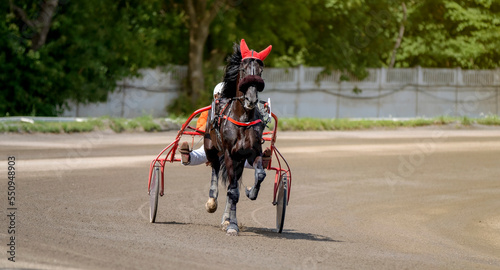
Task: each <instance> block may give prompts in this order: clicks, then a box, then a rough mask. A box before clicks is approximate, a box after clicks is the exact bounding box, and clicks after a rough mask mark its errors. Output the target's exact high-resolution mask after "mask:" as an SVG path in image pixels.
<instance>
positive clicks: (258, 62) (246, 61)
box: [237, 39, 272, 110]
mask: <svg viewBox="0 0 500 270" xmlns="http://www.w3.org/2000/svg"><path fill="white" fill-rule="evenodd" d="M271 48H272V46H269V47H267V48H266V49H264V50H263V51H261V52H256V51H254V50H250V49H248V46H247V44H246V42H245V40H244V39H242V40H241V43H240V50H241V56H242V60H241V63H240V67H239V82H238V88H237V96H239V97H241V98H242V99H243V101H244V104H243V106H244V108H245V109H247V110H252V109H254V108H255V106H257V103H258V102H259V96H258V92H261V91H262V90H264V86H265V83H264V80H263V79H262V77H261V76H262V71H263V70H264V62H263V61H264V59H265V58H266V57H267V55H268V54H269V53H270V52H271Z"/></svg>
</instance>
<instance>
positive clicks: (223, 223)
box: [220, 220, 229, 232]
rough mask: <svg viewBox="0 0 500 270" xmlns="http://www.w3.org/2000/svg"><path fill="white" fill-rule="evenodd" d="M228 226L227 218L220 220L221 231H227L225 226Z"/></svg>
mask: <svg viewBox="0 0 500 270" xmlns="http://www.w3.org/2000/svg"><path fill="white" fill-rule="evenodd" d="M228 226H229V220H225V221H224V222H222V224H221V225H220V227H221V229H222V230H223V231H225V232H226V231H227V227H228Z"/></svg>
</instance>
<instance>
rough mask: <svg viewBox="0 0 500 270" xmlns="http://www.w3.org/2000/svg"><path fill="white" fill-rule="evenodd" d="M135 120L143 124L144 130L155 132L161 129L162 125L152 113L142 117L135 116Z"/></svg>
mask: <svg viewBox="0 0 500 270" xmlns="http://www.w3.org/2000/svg"><path fill="white" fill-rule="evenodd" d="M134 120H135V121H137V122H138V123H139V124H140V125H141V126H142V128H143V129H144V131H147V132H153V131H160V130H161V127H160V125H159V124H157V123H156V122H155V121H154V119H153V116H151V115H144V116H141V117H137V118H134Z"/></svg>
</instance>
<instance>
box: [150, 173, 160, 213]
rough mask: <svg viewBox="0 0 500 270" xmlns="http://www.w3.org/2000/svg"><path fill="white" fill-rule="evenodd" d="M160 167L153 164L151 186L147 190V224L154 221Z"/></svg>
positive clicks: (158, 190)
mask: <svg viewBox="0 0 500 270" xmlns="http://www.w3.org/2000/svg"><path fill="white" fill-rule="evenodd" d="M160 174H161V170H160V167H159V166H157V164H155V166H154V167H153V172H152V175H151V184H150V190H149V222H151V223H154V222H155V220H156V211H157V210H158V195H159V194H160Z"/></svg>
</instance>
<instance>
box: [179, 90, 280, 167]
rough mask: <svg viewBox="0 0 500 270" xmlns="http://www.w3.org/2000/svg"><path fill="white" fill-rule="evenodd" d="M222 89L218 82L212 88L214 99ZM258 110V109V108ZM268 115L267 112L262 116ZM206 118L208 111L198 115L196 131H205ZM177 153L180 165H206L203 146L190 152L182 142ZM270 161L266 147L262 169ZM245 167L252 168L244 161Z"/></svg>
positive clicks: (269, 153) (269, 152) (187, 146)
mask: <svg viewBox="0 0 500 270" xmlns="http://www.w3.org/2000/svg"><path fill="white" fill-rule="evenodd" d="M222 88H224V83H223V82H220V83H218V84H217V85H216V86H215V88H214V94H213V95H214V99H218V98H219V97H220V95H221V93H222ZM258 108H260V107H258ZM263 109H264V108H263ZM266 114H268V113H267V112H266V113H265V114H262V115H266ZM207 118H208V111H204V112H202V113H201V114H200V117H199V118H198V121H196V129H199V130H203V131H205V130H206V126H207ZM179 152H181V161H182V162H181V163H182V165H185V166H187V165H189V166H195V165H200V164H203V163H207V162H208V160H207V155H206V153H205V149H204V145H203V144H202V145H201V147H199V148H198V149H196V150H192V151H191V150H190V149H189V143H188V142H183V143H182V144H181V147H180V148H179ZM270 160H271V149H270V148H269V147H268V148H266V150H264V152H263V154H262V166H263V167H264V168H267V165H268V164H269V161H270ZM245 167H246V168H253V167H252V166H251V165H250V164H248V162H247V161H245Z"/></svg>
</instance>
